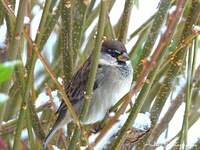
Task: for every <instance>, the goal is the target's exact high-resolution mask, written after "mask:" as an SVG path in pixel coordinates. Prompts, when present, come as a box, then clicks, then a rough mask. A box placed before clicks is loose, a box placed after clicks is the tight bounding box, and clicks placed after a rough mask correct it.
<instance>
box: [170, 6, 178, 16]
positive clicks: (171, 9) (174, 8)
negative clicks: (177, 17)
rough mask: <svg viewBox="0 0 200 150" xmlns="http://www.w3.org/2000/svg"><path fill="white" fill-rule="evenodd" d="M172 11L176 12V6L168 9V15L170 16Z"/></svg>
mask: <svg viewBox="0 0 200 150" xmlns="http://www.w3.org/2000/svg"><path fill="white" fill-rule="evenodd" d="M174 11H176V5H173V6H172V7H171V8H170V9H169V14H172V13H173V12H174Z"/></svg>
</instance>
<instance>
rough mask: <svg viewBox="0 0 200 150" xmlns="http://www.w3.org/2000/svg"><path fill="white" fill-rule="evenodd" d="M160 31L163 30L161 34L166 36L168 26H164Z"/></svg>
mask: <svg viewBox="0 0 200 150" xmlns="http://www.w3.org/2000/svg"><path fill="white" fill-rule="evenodd" d="M160 30H161V33H162V34H164V33H165V32H166V31H167V26H166V25H163V26H162V27H161V29H160Z"/></svg>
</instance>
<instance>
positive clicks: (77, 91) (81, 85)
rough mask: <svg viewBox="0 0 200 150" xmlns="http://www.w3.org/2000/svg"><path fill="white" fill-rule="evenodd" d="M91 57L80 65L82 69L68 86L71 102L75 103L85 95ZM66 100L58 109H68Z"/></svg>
mask: <svg viewBox="0 0 200 150" xmlns="http://www.w3.org/2000/svg"><path fill="white" fill-rule="evenodd" d="M90 59H91V57H89V58H88V59H87V60H86V61H85V63H84V64H83V65H82V67H80V69H79V70H78V71H77V72H76V74H75V75H74V76H73V78H72V80H71V82H70V83H69V84H68V86H67V95H68V96H69V98H70V101H71V103H72V104H73V105H74V104H76V103H77V102H78V101H79V100H82V99H83V97H84V91H85V90H86V84H87V80H88V76H89V71H90V66H91V60H90ZM66 109H67V108H66V105H65V102H64V101H62V102H61V104H60V107H59V108H58V110H57V111H56V113H59V112H60V111H66Z"/></svg>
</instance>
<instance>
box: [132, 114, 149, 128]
mask: <svg viewBox="0 0 200 150" xmlns="http://www.w3.org/2000/svg"><path fill="white" fill-rule="evenodd" d="M133 127H135V128H137V129H140V130H146V129H148V128H150V127H151V120H150V114H149V113H148V112H146V113H139V114H138V115H137V118H136V120H135V122H134V124H133Z"/></svg>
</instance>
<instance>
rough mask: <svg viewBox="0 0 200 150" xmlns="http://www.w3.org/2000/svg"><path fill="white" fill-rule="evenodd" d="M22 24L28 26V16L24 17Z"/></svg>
mask: <svg viewBox="0 0 200 150" xmlns="http://www.w3.org/2000/svg"><path fill="white" fill-rule="evenodd" d="M24 24H30V18H29V17H28V16H25V17H24Z"/></svg>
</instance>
